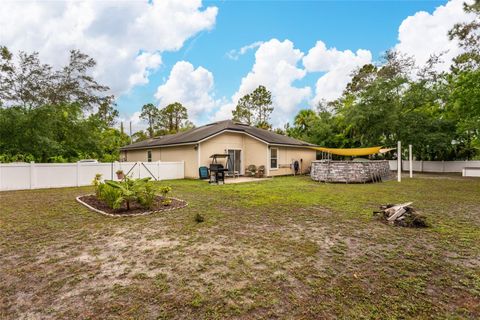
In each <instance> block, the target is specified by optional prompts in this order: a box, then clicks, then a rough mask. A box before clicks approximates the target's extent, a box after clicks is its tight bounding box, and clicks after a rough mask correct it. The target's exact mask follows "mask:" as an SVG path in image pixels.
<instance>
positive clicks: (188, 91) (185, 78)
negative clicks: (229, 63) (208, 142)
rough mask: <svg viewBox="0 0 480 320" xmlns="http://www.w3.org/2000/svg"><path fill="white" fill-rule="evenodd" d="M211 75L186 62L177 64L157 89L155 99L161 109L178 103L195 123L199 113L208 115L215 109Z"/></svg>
mask: <svg viewBox="0 0 480 320" xmlns="http://www.w3.org/2000/svg"><path fill="white" fill-rule="evenodd" d="M213 88H214V78H213V74H212V73H211V72H210V71H208V70H207V69H205V68H203V67H198V68H196V69H195V68H194V66H193V65H192V64H191V63H190V62H187V61H179V62H177V63H176V64H175V65H174V66H173V68H172V70H171V72H170V75H169V77H168V79H167V81H166V82H165V83H164V84H162V85H161V86H159V87H158V88H157V92H156V93H155V98H157V99H158V100H159V104H160V106H161V107H164V106H166V105H167V104H170V103H173V102H180V103H181V104H183V105H184V106H185V107H186V108H187V110H188V115H189V117H190V118H191V119H192V120H193V121H196V120H197V119H198V117H199V116H201V113H208V112H210V111H211V110H212V108H214V107H215V105H216V101H215V99H214V94H213Z"/></svg>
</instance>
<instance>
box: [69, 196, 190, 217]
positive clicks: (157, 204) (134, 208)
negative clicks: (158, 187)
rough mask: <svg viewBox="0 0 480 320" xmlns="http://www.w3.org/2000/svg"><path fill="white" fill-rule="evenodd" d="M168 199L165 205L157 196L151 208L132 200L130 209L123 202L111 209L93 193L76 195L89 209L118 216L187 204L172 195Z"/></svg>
mask: <svg viewBox="0 0 480 320" xmlns="http://www.w3.org/2000/svg"><path fill="white" fill-rule="evenodd" d="M168 199H170V200H171V201H172V202H171V203H170V204H169V205H168V206H165V205H163V204H162V200H163V197H161V196H157V197H156V199H155V200H154V202H153V206H152V207H151V208H144V207H142V206H141V205H140V204H138V203H137V202H135V201H132V202H131V203H130V210H127V207H126V205H125V204H123V205H122V207H120V208H118V209H112V208H110V207H109V206H108V205H107V204H106V203H105V201H103V200H100V199H98V198H97V196H96V195H94V194H89V195H85V196H79V197H77V201H78V202H80V203H81V204H83V205H85V206H87V207H88V208H89V209H91V210H93V211H96V212H99V213H102V214H105V215H108V216H118V217H125V216H139V215H146V214H151V213H154V212H162V211H170V210H175V209H180V208H183V207H186V206H187V202H186V201H184V200H180V199H177V198H172V197H169V198H168Z"/></svg>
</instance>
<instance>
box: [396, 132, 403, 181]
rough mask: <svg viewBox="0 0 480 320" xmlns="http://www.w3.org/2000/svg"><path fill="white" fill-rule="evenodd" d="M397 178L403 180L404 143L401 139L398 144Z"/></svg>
mask: <svg viewBox="0 0 480 320" xmlns="http://www.w3.org/2000/svg"><path fill="white" fill-rule="evenodd" d="M397 180H398V182H401V181H402V143H401V142H400V141H398V144H397Z"/></svg>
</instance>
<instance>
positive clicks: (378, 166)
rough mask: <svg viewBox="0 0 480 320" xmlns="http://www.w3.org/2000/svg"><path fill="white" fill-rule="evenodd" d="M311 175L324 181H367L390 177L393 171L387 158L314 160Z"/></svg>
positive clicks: (317, 179)
mask: <svg viewBox="0 0 480 320" xmlns="http://www.w3.org/2000/svg"><path fill="white" fill-rule="evenodd" d="M310 177H311V178H312V179H313V180H315V181H324V182H343V183H365V182H379V181H382V180H384V179H388V178H390V177H391V172H390V166H389V164H388V161H387V160H376V161H366V162H353V161H313V162H312V169H311V171H310Z"/></svg>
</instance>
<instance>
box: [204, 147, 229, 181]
mask: <svg viewBox="0 0 480 320" xmlns="http://www.w3.org/2000/svg"><path fill="white" fill-rule="evenodd" d="M229 157H230V156H229V155H228V154H214V155H211V156H210V158H212V163H211V164H210V181H209V183H216V184H219V183H220V182H222V183H225V172H228V169H227V168H225V167H224V166H223V164H221V163H218V159H219V158H221V159H223V158H226V159H227V161H226V163H227V164H228V160H229Z"/></svg>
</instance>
